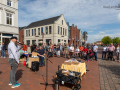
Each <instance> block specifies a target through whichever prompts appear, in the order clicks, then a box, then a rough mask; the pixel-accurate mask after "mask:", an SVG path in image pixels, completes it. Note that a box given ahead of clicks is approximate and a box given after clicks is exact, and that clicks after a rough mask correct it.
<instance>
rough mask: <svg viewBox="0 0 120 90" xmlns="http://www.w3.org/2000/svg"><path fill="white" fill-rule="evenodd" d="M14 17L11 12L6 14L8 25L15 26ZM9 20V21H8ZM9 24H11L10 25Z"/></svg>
mask: <svg viewBox="0 0 120 90" xmlns="http://www.w3.org/2000/svg"><path fill="white" fill-rule="evenodd" d="M12 16H13V15H12V14H11V13H9V12H6V24H7V25H11V26H12V25H13V17H12ZM8 20H9V21H8ZM8 22H9V23H8Z"/></svg>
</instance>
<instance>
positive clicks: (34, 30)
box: [34, 28, 36, 36]
mask: <svg viewBox="0 0 120 90" xmlns="http://www.w3.org/2000/svg"><path fill="white" fill-rule="evenodd" d="M34 35H35V36H36V28H35V29H34Z"/></svg>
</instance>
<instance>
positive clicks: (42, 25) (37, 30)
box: [24, 15, 68, 45]
mask: <svg viewBox="0 0 120 90" xmlns="http://www.w3.org/2000/svg"><path fill="white" fill-rule="evenodd" d="M67 42H68V26H67V23H66V21H65V19H64V16H63V15H60V16H56V17H53V18H49V19H45V20H41V21H37V22H33V23H31V24H30V25H28V26H27V27H26V29H25V30H24V43H25V44H27V45H29V44H35V43H36V44H37V45H41V44H42V43H45V44H50V43H52V44H58V43H61V44H64V43H67Z"/></svg>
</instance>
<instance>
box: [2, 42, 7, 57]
mask: <svg viewBox="0 0 120 90" xmlns="http://www.w3.org/2000/svg"><path fill="white" fill-rule="evenodd" d="M2 57H4V58H6V45H5V43H3V47H2Z"/></svg>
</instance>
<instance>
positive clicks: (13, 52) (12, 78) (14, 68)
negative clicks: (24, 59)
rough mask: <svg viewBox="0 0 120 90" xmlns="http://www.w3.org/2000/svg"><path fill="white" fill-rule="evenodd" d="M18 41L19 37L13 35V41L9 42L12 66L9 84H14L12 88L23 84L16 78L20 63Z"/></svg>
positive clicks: (9, 60)
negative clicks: (17, 81)
mask: <svg viewBox="0 0 120 90" xmlns="http://www.w3.org/2000/svg"><path fill="white" fill-rule="evenodd" d="M16 41H17V37H11V41H10V43H9V44H8V55H9V58H8V62H9V64H10V67H11V71H10V78H9V79H10V83H9V85H12V86H11V88H16V87H19V86H20V85H21V83H16V79H15V74H16V71H17V67H18V65H19V55H18V48H17V47H16V45H15V43H16Z"/></svg>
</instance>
